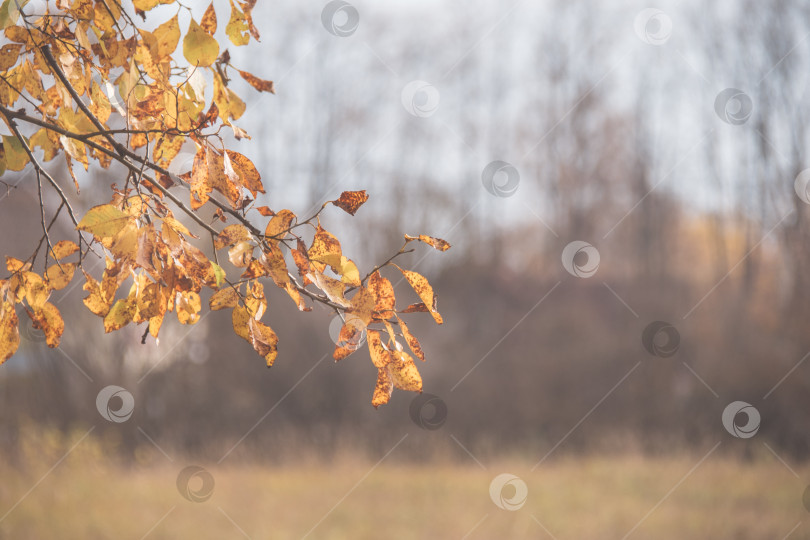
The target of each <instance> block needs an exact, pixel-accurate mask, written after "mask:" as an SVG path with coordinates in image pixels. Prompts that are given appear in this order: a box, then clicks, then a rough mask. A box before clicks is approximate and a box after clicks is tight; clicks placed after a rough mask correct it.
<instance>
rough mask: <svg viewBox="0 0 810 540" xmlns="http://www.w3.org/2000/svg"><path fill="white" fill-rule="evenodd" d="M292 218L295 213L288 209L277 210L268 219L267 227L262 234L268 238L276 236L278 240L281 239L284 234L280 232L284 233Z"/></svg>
mask: <svg viewBox="0 0 810 540" xmlns="http://www.w3.org/2000/svg"><path fill="white" fill-rule="evenodd" d="M294 219H295V214H293V213H292V212H291V211H289V210H282V211H281V212H278V213H277V214H276V215H275V216H273V217H272V218H271V219H270V223H268V224H267V228H266V229H265V230H264V235H265V236H266V237H268V238H272V237H274V236H278V238H277V239H278V240H281V239H283V238H284V236H286V234H285V235H281V234H282V233H286V231H287V230H288V229H289V228H290V225H291V224H292V221H293V220H294Z"/></svg>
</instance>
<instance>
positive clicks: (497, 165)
mask: <svg viewBox="0 0 810 540" xmlns="http://www.w3.org/2000/svg"><path fill="white" fill-rule="evenodd" d="M481 183H482V184H484V189H486V190H487V191H488V192H489V193H490V194H491V195H495V196H496V197H511V196H512V195H514V194H515V192H517V188H518V186H519V185H520V173H518V170H517V169H516V168H515V167H514V166H513V165H512V164H511V163H507V162H505V161H493V162H491V163H489V165H487V166H486V167H484V170H483V171H482V172H481Z"/></svg>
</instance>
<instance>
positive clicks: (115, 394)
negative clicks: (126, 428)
mask: <svg viewBox="0 0 810 540" xmlns="http://www.w3.org/2000/svg"><path fill="white" fill-rule="evenodd" d="M96 409H98V413H99V414H100V415H101V416H102V417H103V418H104V419H105V420H107V421H109V422H115V423H116V424H120V423H122V422H126V421H127V420H129V417H130V416H132V412H133V411H134V410H135V398H134V397H132V394H130V393H129V392H128V391H127V390H126V389H124V388H121V387H120V386H115V385H114V384H111V385H110V386H105V387H104V388H102V389H101V392H99V393H98V396H96Z"/></svg>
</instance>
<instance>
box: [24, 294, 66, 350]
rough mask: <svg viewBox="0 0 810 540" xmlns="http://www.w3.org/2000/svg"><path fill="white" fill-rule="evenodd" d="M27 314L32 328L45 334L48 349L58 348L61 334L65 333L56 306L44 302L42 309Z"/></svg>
mask: <svg viewBox="0 0 810 540" xmlns="http://www.w3.org/2000/svg"><path fill="white" fill-rule="evenodd" d="M28 314H29V315H30V316H31V320H32V321H33V323H34V328H38V329H39V330H42V332H43V333H44V334H45V343H47V344H48V347H51V348H54V347H58V346H59V341H60V340H61V339H62V333H63V332H64V331H65V322H64V321H63V320H62V315H61V314H60V313H59V310H58V309H56V306H54V305H53V304H51V303H50V302H46V303H45V304H43V305H42V307H40V308H39V309H35V310H33V312H29V313H28Z"/></svg>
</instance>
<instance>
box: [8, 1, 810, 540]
mask: <svg viewBox="0 0 810 540" xmlns="http://www.w3.org/2000/svg"><path fill="white" fill-rule="evenodd" d="M206 5H207V3H206ZM206 5H203V3H200V6H194V10H195V13H196V12H197V10H198V8H199V12H200V15H201V14H202V11H204V9H205V7H206ZM215 5H216V6H217V8H218V9H221V10H222V13H227V5H226V4H225V3H222V4H221V7H220V4H219V3H215ZM161 9H163V8H160V9H157V10H155V11H154V15H153V17H154V21H155V24H158V23H160V22H163V20H165V19H166V18H168V17H169V16H170V15H161V13H163V12H162V11H161ZM167 13H168V12H167ZM171 13H172V14H173V11H172V12H171ZM221 17H225V15H221ZM254 19H255V20H256V24H257V26H258V27H259V30H260V32H261V34H262V41H261V43H260V44H255V45H251V46H250V47H248V48H246V49H244V50H242V49H237V48H235V47H230V51H231V55H232V58H233V61H232V63H233V64H234V65H235V66H237V67H239V68H240V69H246V70H248V71H250V72H252V73H255V74H256V75H258V76H259V77H262V78H267V79H272V80H274V81H275V85H276V92H277V95H266V94H262V95H259V94H257V93H255V92H252V91H251V90H250V89H249V88H248V87H247V85H246V84H243V83H242V81H241V80H240V81H233V84H234V88H235V89H236V90H237V92H238V93H239V94H240V95H242V96H243V97H245V101H246V102H247V105H248V110H247V113H246V114H245V115H244V117H243V119H241V120H240V121H239V122H237V123H238V125H239V126H240V127H242V128H244V129H246V130H247V131H248V133H250V135H251V136H252V139H251V140H243V141H240V142H239V143H235V144H234V145H232V146H231V148H234V149H237V150H239V151H240V152H242V153H244V154H245V155H247V156H249V157H250V158H251V159H253V160H254V162H255V163H256V164H257V166H258V168H259V170H260V171H261V173H262V176H263V180H264V182H265V186H266V188H267V192H268V193H267V194H266V196H265V197H263V198H260V199H259V203H261V204H267V205H269V206H270V207H271V208H273V209H275V210H280V209H281V208H290V209H291V210H293V211H295V212H296V213H297V214H299V215H304V216H308V215H310V214H311V213H313V211H314V210H315V209H317V208H318V207H319V206H320V205H321V204H322V203H323V202H324V201H327V200H331V199H334V198H336V197H337V196H338V195H339V194H340V192H341V191H343V190H353V189H366V190H367V191H368V193H369V194H370V199H369V201H368V202H367V203H366V204H365V205H364V206H363V207H362V209H361V210H360V211H359V212H358V214H357V216H356V217H354V218H351V217H349V216H347V215H346V214H344V213H342V212H339V211H337V210H334V211H331V212H326V214H325V215H324V218H323V219H324V224H325V226H326V227H327V228H328V229H329V230H333V231H334V232H336V234H337V235H338V237H339V238H341V240H342V243H343V247H344V253H346V254H347V255H349V256H350V257H351V258H352V259H354V260H355V261H356V262H357V263H358V266H359V267H360V268H361V271H364V269H365V270H367V269H370V268H371V267H373V265H374V264H375V263H378V262H381V261H383V260H385V259H387V258H388V257H389V256H390V255H391V254H393V253H394V252H395V251H396V250H397V249H398V248H399V246H400V245H401V241H402V234H403V233H408V234H420V233H422V234H429V235H432V236H437V237H441V238H444V239H446V240H447V241H449V242H450V243H451V244H452V245H453V248H452V249H451V250H450V251H448V252H446V253H439V252H436V251H433V250H431V249H430V248H428V247H420V248H419V249H417V250H416V251H415V252H414V253H411V254H409V255H407V256H406V257H405V258H403V261H402V263H401V264H402V266H403V267H405V268H410V269H413V270H417V271H419V272H420V273H422V274H424V275H425V276H426V277H428V279H429V280H430V281H431V283H432V284H433V287H434V289H435V290H436V291H437V293H438V296H439V304H438V307H439V310H440V311H441V313H442V315H443V316H444V321H445V323H444V325H442V326H437V325H436V324H435V323H434V322H433V321H432V320H431V318H430V317H429V316H428V315H427V314H414V315H411V316H410V317H411V318H410V320H409V325H410V326H411V328H412V329H413V330H414V332H415V333H416V335H417V336H419V337H420V339H421V341H422V346H423V348H424V350H425V353H426V355H427V362H426V363H425V364H424V365H420V366H419V367H420V371H421V372H422V376H423V379H424V381H425V386H424V388H425V392H426V393H429V394H431V395H432V396H435V397H433V398H431V399H423V400H421V401H414V397H415V396H414V394H411V393H407V392H401V391H395V393H394V395H393V397H392V400H391V403H390V404H389V405H386V406H384V407H381V408H380V409H379V410H375V409H374V408H373V407H371V405H370V400H371V393H372V389H373V387H374V381H375V379H376V371H375V369H374V368H373V366H372V365H371V364H370V361H369V359H368V353H367V350H366V349H365V348H363V349H361V350H360V351H358V352H357V353H355V354H354V355H353V356H350V357H349V358H347V359H346V360H344V361H342V362H341V363H340V365H335V364H334V362H333V361H332V359H331V353H332V349H333V347H334V343H333V341H332V338H331V337H330V332H329V326H330V322H332V319H333V314H330V313H329V312H328V311H326V310H325V309H321V308H319V307H318V306H316V307H315V310H314V311H313V312H311V313H307V314H304V313H299V312H298V311H297V310H296V309H295V308H294V306H293V304H292V303H291V302H290V301H289V299H288V298H287V297H286V295H284V294H283V293H282V292H281V291H278V293H277V294H275V296H270V297H269V300H270V303H271V305H270V310H269V314H268V316H267V317H266V321H267V322H268V323H269V324H270V325H271V326H272V327H273V328H274V330H275V331H276V332H277V334H278V335H279V337H280V340H281V342H280V345H279V358H278V360H277V362H276V364H275V366H274V367H273V369H271V370H267V369H266V368H265V367H264V365H263V361H262V360H261V359H260V358H258V357H257V356H256V355H255V353H254V352H253V350H252V349H251V348H250V347H249V345H248V344H246V343H245V342H244V341H243V340H241V339H239V338H238V337H237V336H235V335H234V334H233V331H232V329H231V323H230V317H229V315H228V313H227V312H214V313H211V314H209V315H206V316H205V317H204V318H203V320H202V321H201V322H199V323H198V324H197V325H195V326H192V327H183V326H181V325H179V324H177V323H176V321H172V322H171V323H167V324H166V325H165V326H164V329H163V330H162V335H161V338H160V343H159V344H156V343H154V341H153V340H149V341H148V342H147V344H146V345H141V344H140V336H141V334H142V329H141V328H135V327H127V328H125V329H124V330H122V331H119V332H116V333H115V334H113V335H104V332H103V326H102V324H101V321H100V320H99V319H98V318H97V317H95V316H94V315H92V314H91V313H89V312H88V311H87V310H86V309H85V308H84V306H83V305H82V304H81V301H80V300H81V298H82V297H83V296H84V295H85V293H84V292H83V291H82V289H81V282H82V280H81V279H78V278H77V279H76V280H75V281H74V283H72V284H71V286H69V287H67V288H66V289H64V290H62V291H58V292H55V293H54V297H53V298H54V299H52V300H51V301H52V302H54V303H56V305H57V306H58V307H59V309H60V310H61V311H62V312H63V313H64V314H65V320H66V321H67V324H66V331H65V335H64V337H63V340H62V344H61V346H60V347H59V348H58V349H56V350H52V349H48V348H47V346H46V345H45V343H44V337H43V336H42V335H41V333H40V332H39V331H37V330H35V329H33V328H30V323H29V327H27V328H23V337H24V341H23V344H22V345H21V349H20V351H19V352H18V353H17V355H16V356H14V357H13V358H12V359H11V360H9V361H8V362H6V363H5V364H4V365H3V366H2V368H0V452H2V465H0V470H3V473H2V474H3V475H4V482H3V483H2V485H0V535H1V536H4V537H8V538H12V537H13V538H44V537H50V536H51V535H57V534H58V535H60V536H61V537H76V538H79V537H82V538H88V537H94V538H95V537H98V538H106V537H112V536H118V537H129V536H132V537H135V538H139V537H141V535H144V534H145V535H147V536H148V537H150V538H178V537H192V536H199V537H201V538H209V537H210V538H230V537H233V538H239V537H243V536H246V537H251V538H290V537H302V536H304V535H309V536H308V537H311V538H344V537H345V538H379V537H380V536H383V535H388V536H390V537H392V538H440V537H442V538H443V537H447V538H451V537H452V538H461V537H465V538H467V537H468V538H494V537H509V538H560V539H562V538H605V537H617V538H622V535H627V536H631V535H632V536H634V537H637V538H683V537H693V538H751V539H754V538H787V537H790V538H810V525H808V524H804V525H802V521H807V514H806V512H807V511H809V510H808V509H805V506H807V507H810V496H806V497H804V499H803V494H805V488H806V487H807V484H808V481H810V467H808V466H807V464H806V463H807V458H808V455H810V429H808V425H810V424H809V422H810V392H808V389H809V388H808V387H810V374H809V373H808V369H810V366H809V365H808V364H810V362H807V363H805V360H806V359H807V357H808V355H810V333H808V332H807V330H806V328H807V326H808V321H810V250H809V249H807V246H808V244H809V243H810V213H809V212H808V210H810V207H808V204H810V192H809V191H808V190H807V184H808V181H809V180H810V171H806V172H803V171H805V170H806V169H808V168H810V155H809V154H808V153H809V152H810V144H808V143H810V141H808V136H810V110H808V105H809V104H810V100H808V95H810V94H808V82H810V79H809V78H808V70H807V66H808V65H810V64H808V62H810V5H808V4H807V3H806V2H802V1H799V0H778V1H774V2H768V3H763V2H754V1H749V0H738V1H735V2H732V1H727V2H713V3H705V2H699V1H690V0H681V1H679V2H676V1H671V2H658V3H656V5H655V6H654V7H651V6H649V5H647V4H641V3H637V2H611V3H610V5H608V4H602V3H597V2H566V1H562V0H559V1H558V0H548V1H542V2H527V1H524V2H515V3H511V2H504V3H496V2H482V1H473V2H456V1H441V2H424V1H418V2H408V3H401V2H393V1H386V2H368V1H359V0H358V1H353V2H352V3H351V4H345V3H339V2H338V3H337V4H336V3H334V2H332V3H329V4H326V3H324V2H312V1H303V2H289V1H288V2H274V3H270V2H259V4H258V5H257V7H256V9H255V12H254ZM186 25H187V21H186V22H183V19H182V16H181V27H183V28H185V27H186ZM219 32H220V33H222V34H223V37H222V39H225V40H227V38H224V23H223V24H220V31H219ZM209 91H210V90H209ZM181 158H182V156H181ZM493 162H494V165H493ZM58 169H59V167H58V166H56V167H55V168H54V170H55V171H58ZM60 172H61V177H62V178H63V179H65V175H64V172H63V171H60ZM115 174H116V171H114V170H111V171H109V172H108V171H96V172H95V173H94V174H93V175H92V176H90V177H87V178H84V179H83V182H84V184H83V185H82V193H81V196H80V197H75V200H76V206H77V207H78V208H81V209H85V210H86V209H87V208H89V207H91V206H93V205H95V204H99V203H101V202H106V201H107V200H108V198H109V194H110V192H109V185H110V184H111V183H113V182H116V181H119V183H120V178H117V177H116V176H115ZM26 178H27V179H28V180H29V181H28V182H26V181H25V179H26ZM3 180H4V181H8V182H9V183H11V184H16V187H15V189H13V190H10V191H9V192H8V194H5V193H3V194H2V195H0V197H2V199H0V227H1V228H2V229H0V230H3V231H10V232H7V233H6V234H3V235H0V252H1V253H2V254H3V255H11V256H17V257H19V256H22V255H27V254H28V253H29V252H30V249H31V246H33V245H34V244H35V242H36V240H37V238H38V228H37V227H35V226H31V227H23V226H22V225H21V224H23V223H27V222H30V221H31V220H30V218H31V215H36V214H38V205H37V199H36V185H35V183H34V182H32V181H30V180H33V175H32V174H31V173H30V171H29V170H27V169H26V170H24V171H23V172H22V173H18V176H11V175H6V176H4V177H3ZM69 182H70V180H69V179H66V183H65V185H69ZM203 211H205V210H203ZM254 217H255V218H257V222H258V219H259V216H258V214H255V213H254ZM261 219H265V218H261ZM262 223H263V222H262ZM262 226H263V225H262ZM65 234H68V230H67V229H65ZM572 242H578V243H575V244H572ZM567 246H568V247H567ZM200 247H203V248H205V249H210V247H209V246H200ZM91 264H93V263H91ZM95 264H98V265H99V267H98V268H97V269H96V271H97V272H99V271H100V267H101V264H100V263H95ZM386 275H387V277H389V278H390V279H392V280H394V282H395V283H396V282H397V281H398V280H400V276H399V275H398V274H396V272H393V273H390V274H386ZM397 290H398V298H400V299H401V300H400V302H408V300H405V299H411V298H412V299H411V300H410V301H411V302H416V301H417V299H416V296H415V295H413V296H412V297H411V296H409V295H412V294H413V293H412V292H411V291H410V289H409V288H408V285H407V283H404V282H399V283H397ZM403 305H405V304H403ZM21 320H24V321H26V322H27V317H24V318H21ZM167 320H168V319H167ZM108 385H117V386H120V387H122V388H124V389H126V391H128V392H129V393H131V395H132V396H133V398H134V404H135V406H134V409H133V412H132V415H131V417H130V418H128V419H127V420H126V421H124V422H110V421H107V420H105V419H104V418H102V417H101V415H100V414H99V411H98V410H97V407H96V396H97V395H98V393H99V391H100V390H101V389H102V388H104V387H106V386H108ZM734 402H742V405H739V406H736V408H734V406H733V405H732V404H733V403H734ZM730 406H731V409H729V407H730ZM742 409H745V410H742ZM740 410H742V412H739V411H740ZM724 411H725V413H726V419H728V418H730V419H731V421H726V422H725V424H724ZM729 411H730V412H729ZM736 413H738V414H736ZM188 465H195V466H200V467H202V468H203V469H204V471H205V474H208V475H209V476H211V478H212V481H215V484H212V485H214V486H215V487H213V488H211V490H212V491H211V490H209V486H208V484H206V481H207V480H206V478H207V477H205V478H204V476H205V475H204V474H202V473H199V474H197V473H193V471H192V473H193V474H192V473H189V474H190V475H191V476H192V477H193V479H196V480H194V481H199V482H201V483H199V484H195V485H194V487H193V489H191V492H192V495H191V496H190V498H191V499H194V495H193V493H203V492H204V494H207V496H210V500H209V499H207V498H205V497H203V498H205V501H203V502H204V503H205V504H199V503H195V502H193V501H189V500H187V499H189V497H186V495H188V493H186V495H183V497H186V498H182V497H181V496H180V495H179V494H178V489H180V487H179V486H180V483H181V482H180V480H179V479H178V478H179V477H178V476H177V475H178V472H179V471H181V470H182V469H184V467H186V466H188ZM501 473H509V474H514V475H515V476H516V477H518V481H519V482H520V483H523V486H528V496H526V494H525V493H523V492H522V491H521V489H522V488H521V485H520V483H515V482H514V481H511V480H510V481H508V482H507V481H504V482H506V483H505V484H503V485H500V484H498V483H497V482H494V481H493V479H495V478H496V477H497V476H498V475H499V474H501ZM181 477H182V475H181ZM6 478H8V480H6ZM176 484H177V487H175V485H176ZM499 485H500V488H498V486H499ZM493 486H495V488H498V489H495V491H493V490H492V488H493ZM499 489H500V491H499ZM181 491H182V490H181ZM209 491H211V493H209ZM212 493H213V494H212ZM498 493H499V494H500V495H499V496H496V494H498ZM181 494H182V493H181ZM200 497H202V495H201V496H200ZM499 497H500V498H499ZM198 498H199V497H198ZM496 500H497V501H500V502H496ZM803 500H804V501H806V502H805V503H804V504H803ZM510 501H511V502H510ZM518 503H519V505H518ZM510 505H511V508H510ZM514 506H518V507H517V508H514ZM510 509H512V510H515V511H514V512H510V511H509V510H510ZM3 514H5V515H3ZM161 516H162V517H161ZM319 520H320V521H319ZM150 527H152V528H151V529H150ZM383 530H385V532H383ZM465 535H467V536H465ZM785 535H787V536H785ZM627 536H625V537H627Z"/></svg>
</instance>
